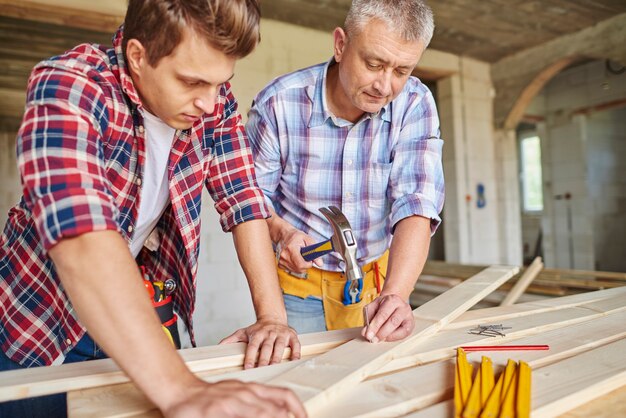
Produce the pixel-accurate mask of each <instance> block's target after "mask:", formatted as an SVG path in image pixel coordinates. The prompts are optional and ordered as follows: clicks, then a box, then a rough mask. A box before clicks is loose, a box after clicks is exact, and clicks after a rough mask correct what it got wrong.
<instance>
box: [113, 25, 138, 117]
mask: <svg viewBox="0 0 626 418" xmlns="http://www.w3.org/2000/svg"><path fill="white" fill-rule="evenodd" d="M123 39H124V25H122V26H120V27H119V29H118V30H117V32H115V35H113V48H114V50H115V55H116V57H117V70H118V71H119V80H120V83H121V85H122V91H124V93H126V95H127V96H128V98H129V99H130V100H131V101H132V102H133V103H134V104H136V105H137V106H141V99H140V98H139V93H138V92H137V89H136V88H135V84H134V83H133V79H132V78H131V76H130V73H129V72H128V68H127V67H126V59H125V58H124V51H122V40H123ZM114 69H115V68H114Z"/></svg>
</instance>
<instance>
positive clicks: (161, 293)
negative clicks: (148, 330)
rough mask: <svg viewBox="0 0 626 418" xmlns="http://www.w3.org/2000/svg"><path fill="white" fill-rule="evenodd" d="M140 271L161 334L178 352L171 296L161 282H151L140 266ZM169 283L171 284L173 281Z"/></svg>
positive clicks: (176, 319)
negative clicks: (162, 333)
mask: <svg viewBox="0 0 626 418" xmlns="http://www.w3.org/2000/svg"><path fill="white" fill-rule="evenodd" d="M140 269H141V274H142V276H143V279H144V280H143V282H144V286H145V287H146V290H147V291H148V295H149V297H150V301H151V302H152V306H153V307H154V309H155V310H156V313H157V315H158V316H159V321H161V327H162V328H163V332H165V335H167V337H168V339H169V340H170V342H171V343H172V345H173V346H174V347H176V349H177V350H178V349H179V348H180V336H179V334H178V326H177V322H178V316H176V314H175V313H174V303H173V300H172V296H171V295H169V294H168V292H167V291H166V286H165V284H164V283H163V282H158V281H153V280H151V279H150V277H149V275H148V274H147V273H146V271H145V268H144V267H143V266H141V268H140ZM169 281H171V282H172V283H173V280H169ZM166 282H167V281H166ZM171 291H174V289H171Z"/></svg>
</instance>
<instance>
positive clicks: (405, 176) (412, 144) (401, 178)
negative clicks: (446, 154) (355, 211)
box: [388, 91, 444, 234]
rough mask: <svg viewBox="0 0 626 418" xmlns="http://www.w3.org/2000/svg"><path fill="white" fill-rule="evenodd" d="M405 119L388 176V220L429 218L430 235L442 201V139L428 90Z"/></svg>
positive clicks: (434, 226) (437, 118) (433, 104)
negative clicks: (414, 217) (389, 205)
mask: <svg viewBox="0 0 626 418" xmlns="http://www.w3.org/2000/svg"><path fill="white" fill-rule="evenodd" d="M405 121H406V122H405V123H404V125H403V127H402V131H401V133H400V139H399V141H398V145H397V146H396V147H395V149H394V164H393V167H392V169H391V174H390V176H389V186H390V191H389V192H388V193H389V195H390V197H391V201H392V207H391V222H392V225H394V226H395V225H396V224H397V223H398V222H399V221H401V220H402V219H404V218H406V217H409V216H412V215H419V216H423V217H425V218H430V219H431V233H432V234H434V233H435V231H436V230H437V227H438V226H439V224H440V223H441V218H440V217H439V213H440V212H441V210H442V208H443V202H444V177H443V166H442V162H441V157H442V148H443V140H441V139H440V133H439V117H438V115H437V108H436V106H435V101H434V99H433V96H432V94H431V93H430V91H428V93H427V94H426V95H425V96H423V97H422V98H421V100H419V101H416V102H415V103H414V105H413V107H412V108H411V109H410V110H409V112H408V114H407V117H406V119H405Z"/></svg>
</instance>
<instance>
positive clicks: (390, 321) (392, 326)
mask: <svg viewBox="0 0 626 418" xmlns="http://www.w3.org/2000/svg"><path fill="white" fill-rule="evenodd" d="M405 319H406V317H405V316H404V315H403V312H402V311H401V310H400V309H395V310H394V311H393V313H392V314H391V315H389V318H387V320H386V321H385V323H384V324H383V325H382V326H381V327H380V328H379V329H378V332H377V333H376V337H375V338H376V339H378V341H386V338H387V337H388V336H389V335H390V334H391V333H392V332H394V331H395V330H397V329H398V328H399V327H400V326H401V325H402V323H403V322H404V320H405Z"/></svg>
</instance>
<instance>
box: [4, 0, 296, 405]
mask: <svg viewBox="0 0 626 418" xmlns="http://www.w3.org/2000/svg"><path fill="white" fill-rule="evenodd" d="M258 25H259V8H258V4H257V3H256V1H254V0H184V1H183V0H130V2H129V6H128V11H127V15H126V20H125V24H124V27H123V29H120V31H118V33H117V34H116V35H115V37H114V39H113V48H105V47H102V46H98V45H80V46H78V47H76V48H74V49H73V50H71V51H68V52H67V53H65V54H63V55H61V56H58V57H54V58H51V59H50V60H47V61H44V62H42V63H40V64H39V65H37V66H36V67H35V69H34V70H33V73H32V75H31V78H30V80H29V86H28V94H27V103H26V112H25V114H24V119H23V122H22V125H21V128H20V130H19V133H18V139H17V152H18V165H19V169H20V173H21V178H22V183H23V192H24V195H23V198H22V199H21V201H20V203H19V204H18V205H17V206H15V207H14V208H13V209H11V211H10V213H9V219H8V222H7V224H6V228H5V230H4V234H3V235H2V239H1V241H0V244H1V245H0V290H1V292H0V294H1V295H2V297H1V298H0V313H1V317H0V345H1V348H2V351H1V355H0V370H8V369H15V368H21V367H33V366H43V365H52V364H60V363H63V362H72V361H81V360H87V359H91V358H98V357H103V356H104V354H102V351H101V349H102V350H103V351H104V352H106V353H107V354H108V355H109V356H111V357H112V358H113V359H114V360H115V361H116V362H117V363H118V364H119V365H120V367H121V368H122V369H123V370H124V371H125V372H126V373H127V374H128V375H129V376H130V377H131V379H132V380H133V381H134V382H135V383H136V384H137V385H138V386H139V388H141V389H142V390H143V391H144V392H145V394H146V395H147V397H148V398H149V399H150V400H151V401H152V402H153V403H154V404H155V405H157V406H158V407H159V409H160V410H161V411H162V412H163V413H164V414H165V415H166V416H181V417H188V416H219V417H225V416H241V415H245V416H254V415H257V414H259V415H263V416H284V417H286V416H288V414H290V413H291V414H294V415H296V416H303V415H304V410H303V408H302V405H301V404H300V402H299V401H298V400H297V398H296V397H295V395H294V394H293V393H292V392H290V391H287V390H285V389H280V388H272V387H268V386H263V385H256V384H243V383H241V382H235V381H229V382H223V383H218V384H207V383H205V382H204V381H202V380H200V379H198V378H196V377H195V376H194V375H193V374H192V373H191V372H190V371H189V370H188V369H187V368H186V366H185V364H184V362H183V361H182V360H181V358H180V356H179V355H178V354H177V353H176V351H175V350H174V349H173V347H172V345H171V343H170V341H169V340H168V338H167V337H166V335H165V334H164V332H163V331H162V329H161V325H160V323H159V320H158V319H157V316H156V314H155V310H154V308H153V307H152V306H151V303H150V301H149V298H148V294H147V292H146V289H145V288H144V285H143V283H142V277H141V275H140V273H139V269H138V267H137V264H138V263H139V264H141V265H142V266H144V267H145V269H146V270H147V271H148V273H149V274H150V275H151V276H152V277H154V278H155V279H158V280H162V281H164V280H166V279H173V280H174V281H175V283H176V285H177V286H176V291H175V292H174V305H175V307H176V310H177V312H178V313H179V315H180V316H181V318H182V320H183V322H184V323H185V324H186V326H187V327H188V328H189V329H190V330H191V316H192V312H193V306H194V297H195V275H196V270H197V264H198V260H197V259H198V247H199V239H200V202H201V193H202V189H203V186H206V188H207V189H208V191H209V193H210V194H211V196H212V198H213V199H214V200H215V207H216V208H217V210H218V212H219V213H220V222H221V224H222V227H223V229H224V230H225V231H232V233H233V239H234V242H235V246H236V249H237V253H238V256H239V259H240V261H241V264H242V267H243V269H244V271H245V274H246V277H247V278H248V281H249V284H250V288H251V291H252V298H253V302H254V306H255V310H256V314H257V318H258V320H257V322H256V323H255V324H254V325H252V326H250V327H248V328H245V329H243V330H240V331H238V332H237V333H235V334H233V336H231V337H229V338H228V339H227V341H246V342H248V349H247V352H246V360H245V362H246V366H247V367H250V366H253V365H254V364H255V361H256V357H257V355H258V356H259V360H258V363H259V365H265V364H268V363H270V362H273V363H274V362H278V361H280V358H281V356H282V354H283V351H284V348H285V346H287V345H289V346H291V348H292V350H293V352H294V356H293V357H296V358H297V357H298V356H299V351H300V349H299V343H298V340H297V336H296V335H295V333H294V331H293V330H291V329H290V328H289V327H288V326H287V318H286V314H285V311H284V307H283V304H282V301H281V295H280V289H279V287H278V285H277V277H276V271H275V267H274V265H273V262H272V248H271V242H270V239H269V233H268V230H267V224H266V222H265V221H264V220H263V219H264V218H266V217H267V216H268V215H269V212H268V210H267V208H266V206H265V204H264V202H263V197H262V192H261V191H260V190H259V189H258V187H257V185H256V181H255V177H254V167H253V164H252V158H251V152H250V149H249V147H248V145H247V139H246V137H245V134H244V130H243V125H242V123H241V117H240V115H239V113H238V111H237V103H236V101H235V99H234V97H233V95H232V93H231V91H230V85H229V83H228V80H229V79H230V78H231V77H232V76H233V71H234V66H235V61H236V60H237V59H238V58H241V57H243V56H246V55H247V54H249V53H250V52H251V51H252V50H253V49H254V47H255V46H256V44H257V42H258V39H259V33H258ZM221 279H222V280H227V279H228V278H221ZM91 337H93V340H92V339H91ZM192 338H193V334H192ZM94 340H95V343H94ZM96 343H97V345H96ZM100 347H101V349H100ZM25 402H26V403H25ZM50 402H52V403H50ZM64 402H65V401H64V397H62V399H61V400H60V401H59V400H58V397H55V398H53V399H52V400H50V398H44V399H43V400H39V399H36V400H33V401H32V402H30V403H28V401H22V402H13V403H7V404H0V415H1V416H7V417H8V416H29V417H32V416H37V412H36V411H33V410H32V409H24V408H30V407H32V406H33V405H35V408H37V407H38V408H39V410H38V413H39V414H41V415H42V416H46V417H51V416H55V415H57V414H58V415H61V416H62V415H64V414H65V410H64V408H65V405H64ZM55 408H56V409H55Z"/></svg>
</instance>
